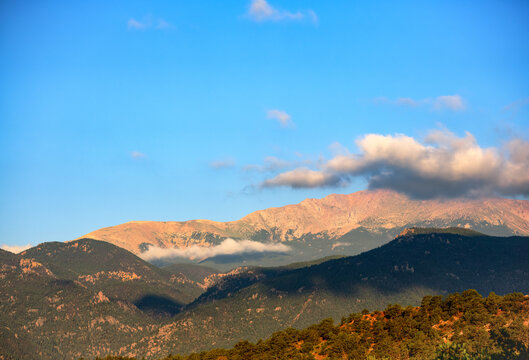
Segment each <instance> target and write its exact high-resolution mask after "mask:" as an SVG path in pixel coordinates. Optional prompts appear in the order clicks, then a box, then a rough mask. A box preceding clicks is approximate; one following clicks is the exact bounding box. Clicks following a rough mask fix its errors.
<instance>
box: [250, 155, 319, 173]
mask: <svg viewBox="0 0 529 360" xmlns="http://www.w3.org/2000/svg"><path fill="white" fill-rule="evenodd" d="M298 157H299V159H297V160H294V161H292V160H283V159H280V158H278V157H275V156H267V157H265V158H264V160H263V164H262V165H255V164H251V165H245V166H243V168H242V169H243V170H244V171H256V172H270V173H274V172H278V171H281V170H285V169H288V168H293V167H296V166H307V165H311V164H312V163H313V161H312V160H310V159H303V155H301V154H299V156H298Z"/></svg>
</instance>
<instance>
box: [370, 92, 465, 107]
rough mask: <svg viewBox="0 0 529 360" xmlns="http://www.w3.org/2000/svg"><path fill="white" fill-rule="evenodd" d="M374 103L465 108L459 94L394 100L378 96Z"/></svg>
mask: <svg viewBox="0 0 529 360" xmlns="http://www.w3.org/2000/svg"><path fill="white" fill-rule="evenodd" d="M374 102H375V104H391V105H397V106H409V107H427V108H430V109H431V110H436V111H440V110H451V111H463V110H465V109H466V105H465V100H464V99H463V98H462V97H461V96H460V95H457V94H455V95H441V96H437V97H436V98H433V99H432V98H426V99H412V98H409V97H401V98H397V99H395V100H392V99H388V98H387V97H378V98H375V99H374Z"/></svg>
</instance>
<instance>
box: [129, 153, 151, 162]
mask: <svg viewBox="0 0 529 360" xmlns="http://www.w3.org/2000/svg"><path fill="white" fill-rule="evenodd" d="M130 157H131V158H133V159H135V160H140V159H145V158H146V157H147V155H145V154H144V153H141V152H139V151H132V152H131V153H130Z"/></svg>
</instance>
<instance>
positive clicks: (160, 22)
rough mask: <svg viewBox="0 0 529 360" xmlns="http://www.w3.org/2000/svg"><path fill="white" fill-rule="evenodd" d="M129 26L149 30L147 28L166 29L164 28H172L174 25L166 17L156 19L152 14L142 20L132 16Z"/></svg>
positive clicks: (130, 28)
mask: <svg viewBox="0 0 529 360" xmlns="http://www.w3.org/2000/svg"><path fill="white" fill-rule="evenodd" d="M127 28H128V29H129V30H147V29H155V30H164V29H169V28H172V25H171V24H170V23H168V22H167V21H166V20H165V19H162V18H158V19H156V20H153V18H152V16H151V15H147V16H144V17H143V19H142V20H137V19H134V18H130V19H129V20H128V21H127Z"/></svg>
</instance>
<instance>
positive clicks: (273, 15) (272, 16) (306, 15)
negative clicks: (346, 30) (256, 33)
mask: <svg viewBox="0 0 529 360" xmlns="http://www.w3.org/2000/svg"><path fill="white" fill-rule="evenodd" d="M246 16H247V17H248V18H249V19H251V20H253V21H256V22H265V21H274V22H278V21H289V20H290V21H302V20H308V21H310V22H312V23H313V24H317V23H318V16H317V15H316V13H315V12H314V11H313V10H310V9H309V10H303V11H295V12H291V11H288V10H279V9H277V8H275V7H273V6H272V5H270V4H269V3H268V2H267V1H266V0H252V2H251V3H250V7H249V8H248V12H247V13H246Z"/></svg>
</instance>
